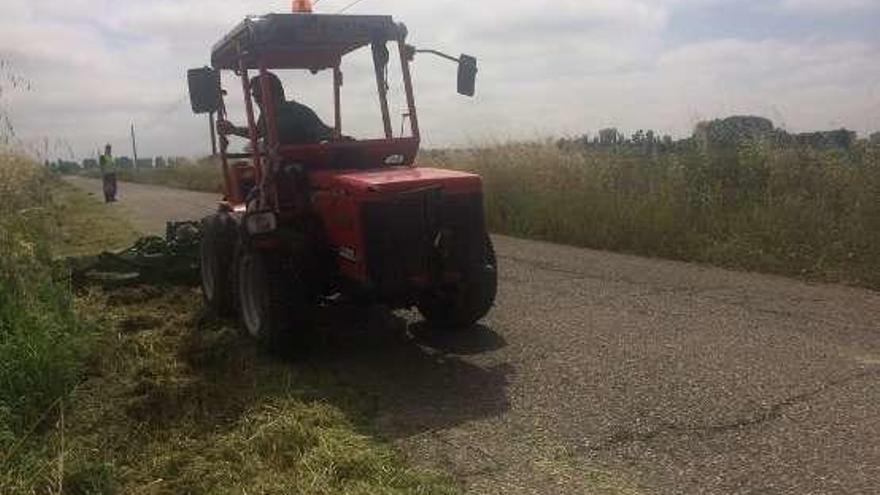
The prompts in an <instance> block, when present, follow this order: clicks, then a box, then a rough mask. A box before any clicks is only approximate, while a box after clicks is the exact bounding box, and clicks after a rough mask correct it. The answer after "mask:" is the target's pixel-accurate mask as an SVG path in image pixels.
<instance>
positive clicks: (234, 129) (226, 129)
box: [217, 120, 263, 138]
mask: <svg viewBox="0 0 880 495" xmlns="http://www.w3.org/2000/svg"><path fill="white" fill-rule="evenodd" d="M262 129H263V126H260V125H258V126H257V138H261V137H263V132H262ZM217 132H219V133H220V134H227V135H228V134H232V135H233V136H238V137H243V138H249V137H251V131H250V129H249V128H247V127H238V126H235V125H233V124H232V122H229V121H228V120H218V121H217Z"/></svg>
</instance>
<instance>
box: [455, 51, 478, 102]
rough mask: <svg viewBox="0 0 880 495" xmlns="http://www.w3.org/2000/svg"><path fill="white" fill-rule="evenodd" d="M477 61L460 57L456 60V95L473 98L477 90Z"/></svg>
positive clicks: (465, 56)
mask: <svg viewBox="0 0 880 495" xmlns="http://www.w3.org/2000/svg"><path fill="white" fill-rule="evenodd" d="M477 72H478V69H477V59H476V58H474V57H471V56H470V55H462V56H461V58H459V59H458V94H460V95H464V96H474V94H476V89H477Z"/></svg>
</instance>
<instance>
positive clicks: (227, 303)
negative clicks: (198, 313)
mask: <svg viewBox="0 0 880 495" xmlns="http://www.w3.org/2000/svg"><path fill="white" fill-rule="evenodd" d="M234 251H235V222H234V221H233V220H232V218H230V217H229V215H227V214H225V213H217V214H215V215H211V216H208V217H205V219H203V220H202V240H201V243H200V245H199V271H200V273H201V282H202V284H201V285H202V297H203V299H204V302H205V307H206V308H207V309H208V311H209V312H210V313H211V314H214V315H217V316H224V317H225V316H232V315H234V314H235V311H234V309H233V305H232V299H233V298H232V295H233V290H232V276H231V275H232V269H231V266H232V261H233V257H234Z"/></svg>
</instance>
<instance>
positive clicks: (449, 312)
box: [418, 235, 498, 330]
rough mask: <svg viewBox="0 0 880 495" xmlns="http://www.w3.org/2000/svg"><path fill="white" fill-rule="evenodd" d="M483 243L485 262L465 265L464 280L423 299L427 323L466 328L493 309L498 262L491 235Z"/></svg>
mask: <svg viewBox="0 0 880 495" xmlns="http://www.w3.org/2000/svg"><path fill="white" fill-rule="evenodd" d="M484 243H485V244H484V246H483V248H484V249H483V253H482V256H481V258H482V261H481V262H479V263H473V264H471V266H468V267H465V269H464V272H465V273H464V279H463V280H462V281H461V282H459V283H458V284H456V285H455V286H451V287H446V288H442V289H437V290H434V291H431V292H430V293H427V294H425V295H424V296H423V297H422V298H421V300H420V301H419V303H418V309H419V312H420V313H421V314H422V316H424V317H425V319H426V320H428V323H430V324H432V325H434V326H438V327H441V328H444V329H450V330H453V329H462V328H467V327H470V326H472V325H473V324H474V323H476V322H477V321H478V320H480V319H481V318H483V317H484V316H486V314H487V313H488V312H489V310H490V309H492V305H493V304H495V296H496V294H497V290H498V265H497V262H496V259H495V249H494V247H493V246H492V240H491V239H490V238H489V236H488V235H487V236H486V238H485V240H484Z"/></svg>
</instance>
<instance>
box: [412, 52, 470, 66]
mask: <svg viewBox="0 0 880 495" xmlns="http://www.w3.org/2000/svg"><path fill="white" fill-rule="evenodd" d="M414 53H430V54H431V55H436V56H438V57H440V58H445V59H446V60H451V61H453V62H455V63H460V62H461V60H460V59H459V58H458V57H453V56H452V55H447V54H445V53H443V52H441V51H437V50H414Z"/></svg>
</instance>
